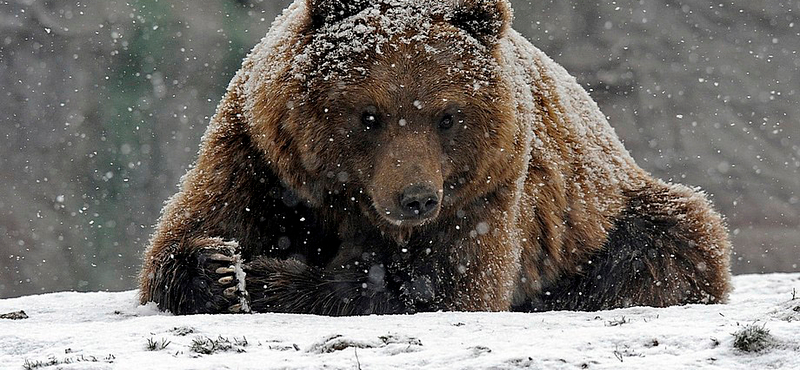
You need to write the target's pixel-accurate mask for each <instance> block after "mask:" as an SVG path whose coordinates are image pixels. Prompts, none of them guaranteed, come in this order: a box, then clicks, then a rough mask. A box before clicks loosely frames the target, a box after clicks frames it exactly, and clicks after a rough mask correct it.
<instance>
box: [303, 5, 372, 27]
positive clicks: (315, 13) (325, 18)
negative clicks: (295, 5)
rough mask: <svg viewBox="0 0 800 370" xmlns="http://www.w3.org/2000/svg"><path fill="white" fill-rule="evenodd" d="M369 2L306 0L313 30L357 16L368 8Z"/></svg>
mask: <svg viewBox="0 0 800 370" xmlns="http://www.w3.org/2000/svg"><path fill="white" fill-rule="evenodd" d="M370 3H371V1H370V0H306V8H307V9H308V13H309V15H310V17H311V26H312V27H313V28H314V29H317V28H321V27H322V26H324V25H326V24H330V23H334V22H337V21H340V20H342V19H345V18H347V17H349V16H351V15H355V14H358V13H359V12H361V11H362V10H364V9H366V8H367V7H369V5H370Z"/></svg>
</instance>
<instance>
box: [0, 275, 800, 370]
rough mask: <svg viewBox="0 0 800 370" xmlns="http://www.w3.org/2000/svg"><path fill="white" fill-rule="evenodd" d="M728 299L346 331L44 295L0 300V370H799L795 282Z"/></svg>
mask: <svg viewBox="0 0 800 370" xmlns="http://www.w3.org/2000/svg"><path fill="white" fill-rule="evenodd" d="M734 286H735V288H736V290H735V292H734V293H733V295H732V296H731V302H730V303H729V304H726V305H712V306H698V305H695V306H684V307H671V308H662V309H657V308H641V307H637V308H628V309H620V310H613V311H601V312H546V313H452V312H451V313H429V314H417V315H409V316H367V317H342V318H332V317H319V316H309V315H285V314H254V315H243V314H242V315H217V316H180V317H177V316H172V315H169V314H165V313H162V312H159V311H157V310H156V309H155V308H154V307H150V306H147V307H140V306H137V305H136V300H135V296H136V292H135V291H129V292H122V293H55V294H45V295H39V296H29V297H21V298H14V299H5V300H0V314H7V313H11V312H18V311H20V310H24V311H25V315H22V314H17V315H9V316H12V317H14V316H15V317H16V318H17V319H16V320H14V319H11V318H4V319H0V369H28V368H30V369H34V368H35V369H56V368H59V369H134V368H135V369H273V368H279V369H287V368H289V369H295V368H296V369H315V368H326V369H340V368H341V369H358V368H361V369H389V368H397V369H416V368H431V369H443V368H446V369H488V368H492V369H518V368H547V369H559V368H564V369H575V368H588V369H619V368H648V367H649V368H654V369H662V368H681V369H683V368H719V369H745V368H756V369H761V368H783V369H800V295H797V293H795V292H796V291H797V290H800V274H772V275H747V276H737V277H735V278H734ZM25 316H28V318H25V319H20V317H25ZM734 334H736V335H734Z"/></svg>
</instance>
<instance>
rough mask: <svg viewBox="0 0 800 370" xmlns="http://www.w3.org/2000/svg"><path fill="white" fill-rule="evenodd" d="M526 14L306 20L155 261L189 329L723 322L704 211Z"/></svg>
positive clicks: (455, 8)
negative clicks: (259, 317) (538, 36)
mask: <svg viewBox="0 0 800 370" xmlns="http://www.w3.org/2000/svg"><path fill="white" fill-rule="evenodd" d="M511 19H512V11H511V8H510V5H509V3H508V2H507V1H506V0H447V1H433V0H424V1H420V0H346V1H333V0H296V1H295V2H294V3H293V4H292V5H291V6H290V7H289V8H288V9H287V10H285V12H284V14H283V15H281V16H280V17H278V19H277V20H276V21H275V22H274V23H273V25H272V28H271V30H270V32H269V33H268V34H267V36H266V37H265V38H264V39H263V40H262V41H261V43H259V44H258V45H257V46H256V47H255V48H254V49H253V51H252V52H251V53H250V55H249V56H248V57H247V58H246V59H245V61H244V63H243V66H242V68H241V70H240V71H239V72H238V73H237V74H236V76H235V77H234V79H233V81H232V82H231V84H230V86H229V88H228V91H227V93H226V94H225V96H224V98H223V100H222V102H221V103H220V105H219V107H218V109H217V113H216V115H215V116H214V117H213V119H212V120H211V123H210V126H209V128H208V130H207V132H206V134H205V135H204V137H203V140H202V145H201V149H200V153H199V158H198V159H197V162H196V164H195V165H194V166H193V168H192V169H191V170H190V171H189V172H188V173H187V174H186V176H185V177H184V178H183V179H182V185H181V189H180V192H179V193H178V194H176V195H175V196H174V197H173V198H172V199H170V200H169V202H168V203H167V205H166V206H165V208H164V210H163V214H162V216H161V218H160V221H159V223H158V226H157V229H156V231H155V234H154V236H153V237H152V240H151V242H150V246H149V248H148V250H147V251H146V254H145V257H144V265H143V268H142V271H141V275H140V288H141V290H140V294H141V302H142V303H143V304H144V303H146V302H151V301H152V302H156V303H157V304H158V306H159V307H160V308H161V309H164V310H169V311H171V312H173V313H175V314H192V313H218V312H240V311H250V310H252V311H257V312H267V311H268V312H292V313H314V314H325V315H351V314H372V313H406V312H418V311H432V310H459V311H502V310H521V311H536V310H560V309H569V310H600V309H609V308H616V307H626V306H635V305H647V306H658V307H661V306H668V305H677V304H687V303H719V302H724V301H725V300H726V298H727V295H728V292H729V291H730V283H729V281H730V273H729V259H730V244H729V241H728V238H727V231H726V229H725V226H724V224H723V221H722V219H721V217H720V216H719V215H718V214H717V213H716V212H714V211H713V210H712V208H711V205H710V203H709V201H708V200H707V199H706V197H705V196H704V194H703V193H702V192H700V191H698V190H693V189H690V188H687V187H685V186H682V185H677V184H668V183H665V182H662V181H660V180H657V179H654V178H652V177H651V176H650V175H649V174H648V173H646V172H645V171H644V170H642V169H641V168H639V167H638V166H637V165H636V164H635V163H634V161H633V159H632V158H631V157H630V155H629V154H628V152H627V151H626V150H625V148H624V147H623V145H622V144H621V142H620V141H619V139H618V138H617V136H616V134H615V133H614V131H613V129H612V128H611V127H610V126H609V124H608V122H607V121H606V119H605V117H604V115H603V114H602V113H601V112H600V110H599V108H598V107H597V105H596V104H595V103H594V102H593V101H592V99H591V98H590V96H589V95H588V94H587V92H586V91H585V90H584V89H583V88H581V86H580V85H579V84H578V83H577V82H576V81H575V79H574V78H573V77H571V76H569V75H568V74H567V72H566V71H564V69H563V68H561V67H560V66H559V65H557V64H556V63H555V62H553V61H552V60H551V59H550V58H548V57H547V56H546V55H544V54H543V53H542V52H541V51H539V50H538V49H536V48H535V47H534V46H533V45H531V44H530V43H529V42H528V41H527V40H526V39H524V38H523V37H522V36H521V35H520V34H519V33H517V32H516V31H514V30H513V29H511V28H510V23H511Z"/></svg>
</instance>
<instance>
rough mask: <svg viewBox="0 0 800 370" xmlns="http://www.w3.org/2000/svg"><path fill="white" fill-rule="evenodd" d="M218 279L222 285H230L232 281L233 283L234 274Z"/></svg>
mask: <svg viewBox="0 0 800 370" xmlns="http://www.w3.org/2000/svg"><path fill="white" fill-rule="evenodd" d="M217 281H219V283H220V284H222V285H230V284H231V283H233V276H226V277H224V278H220V279H219V280H217Z"/></svg>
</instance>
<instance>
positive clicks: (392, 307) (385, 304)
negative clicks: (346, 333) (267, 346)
mask: <svg viewBox="0 0 800 370" xmlns="http://www.w3.org/2000/svg"><path fill="white" fill-rule="evenodd" d="M244 270H245V273H246V275H247V290H248V292H249V294H250V303H251V308H252V310H253V311H255V312H283V313H306V314H316V315H329V316H342V315H369V314H389V313H404V312H406V310H405V309H404V306H403V305H402V304H401V303H400V301H399V300H398V298H397V296H396V295H395V294H393V293H392V292H391V291H390V290H389V289H388V288H387V287H386V286H385V283H384V281H383V277H384V275H385V273H384V272H383V271H382V270H380V271H378V270H379V268H376V267H373V268H371V269H369V270H367V271H358V270H352V271H351V270H341V269H319V268H316V267H312V266H308V265H306V264H304V263H302V262H300V261H298V260H296V259H291V258H290V259H278V258H268V257H260V258H257V259H255V260H254V261H251V262H248V263H246V264H245V265H244Z"/></svg>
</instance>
